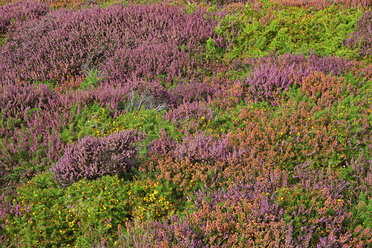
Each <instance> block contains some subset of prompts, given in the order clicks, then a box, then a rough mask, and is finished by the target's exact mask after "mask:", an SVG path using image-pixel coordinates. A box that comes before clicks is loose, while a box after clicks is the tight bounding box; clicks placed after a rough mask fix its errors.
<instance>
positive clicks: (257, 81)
mask: <svg viewBox="0 0 372 248" xmlns="http://www.w3.org/2000/svg"><path fill="white" fill-rule="evenodd" d="M255 64H256V65H255ZM247 65H255V66H254V68H253V69H252V71H251V72H250V73H249V75H248V77H247V78H245V79H243V80H242V84H243V85H244V86H245V87H246V89H247V90H248V92H249V94H250V95H251V97H253V99H255V100H272V98H273V96H274V93H275V92H276V91H280V90H283V89H285V88H287V87H288V86H289V85H291V84H294V83H297V84H299V85H301V81H302V79H303V78H304V77H307V76H309V75H310V74H311V73H312V72H315V71H319V72H323V73H325V74H330V73H332V74H333V75H334V76H339V75H342V74H347V73H348V72H349V71H350V70H351V69H353V68H354V63H353V62H352V61H348V60H346V59H344V58H337V57H333V56H328V57H318V56H316V55H314V54H310V55H309V56H308V57H305V56H304V55H290V54H284V55H281V56H278V57H277V58H276V57H275V56H267V57H264V58H260V59H250V60H249V61H248V62H247Z"/></svg>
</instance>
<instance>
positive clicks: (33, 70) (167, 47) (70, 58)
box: [0, 5, 223, 83]
mask: <svg viewBox="0 0 372 248" xmlns="http://www.w3.org/2000/svg"><path fill="white" fill-rule="evenodd" d="M206 14H207V13H205V11H203V10H200V9H198V10H197V11H196V12H194V13H192V14H187V13H184V12H183V11H182V10H179V9H178V8H177V7H174V6H161V5H152V6H144V5H141V6H140V5H139V6H134V5H130V6H121V5H113V6H110V7H108V8H105V9H99V8H93V9H84V10H79V11H69V10H64V9H61V10H59V11H54V12H51V13H50V14H48V15H47V16H45V17H44V19H41V20H40V21H35V22H30V23H29V25H27V26H25V27H24V28H23V29H22V30H20V31H19V32H17V33H15V34H14V35H13V36H12V38H11V39H9V40H8V41H7V43H6V44H5V46H4V47H3V49H2V52H1V56H0V61H1V62H0V64H1V65H0V71H1V75H2V79H3V80H11V81H14V80H20V81H22V80H34V81H45V80H51V81H54V82H56V83H60V82H64V81H66V80H69V79H70V78H71V77H72V78H76V77H82V76H83V75H82V71H83V69H84V70H86V69H88V70H90V69H92V68H96V69H98V70H99V71H101V72H102V73H103V76H104V77H105V80H106V82H107V81H110V82H111V83H113V82H119V83H124V82H125V80H127V79H129V78H130V77H133V76H137V77H142V78H155V77H163V78H164V79H172V80H177V78H182V77H186V75H187V77H190V78H191V77H192V76H193V75H195V76H194V77H196V76H197V74H198V72H197V71H198V69H199V68H204V67H205V66H207V65H208V63H209V62H208V61H207V60H205V59H202V58H200V59H197V58H195V56H194V55H195V54H197V53H198V52H202V51H203V50H204V44H205V42H206V40H207V39H208V38H209V37H215V35H214V34H213V29H214V26H215V24H216V21H215V20H213V19H211V18H206V17H205V16H206ZM129 30H130V31H129ZM24 42H30V44H32V48H31V47H30V48H27V49H22V48H21V46H22V45H21V44H25V43H24ZM221 42H222V41H221V40H216V45H217V46H221V45H223V43H221ZM71 47H74V49H71ZM31 53H32V54H31ZM139 54H141V56H139ZM24 58H27V59H26V60H27V61H28V62H26V61H25V59H24ZM203 66H204V67H203Z"/></svg>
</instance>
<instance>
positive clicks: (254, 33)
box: [216, 3, 362, 59]
mask: <svg viewBox="0 0 372 248" xmlns="http://www.w3.org/2000/svg"><path fill="white" fill-rule="evenodd" d="M361 14H362V11H361V10H355V9H343V8H342V7H336V6H330V7H329V8H327V9H323V10H312V9H303V8H294V7H290V8H283V9H281V10H272V9H270V4H269V3H265V4H264V5H263V7H262V8H261V9H253V8H251V7H250V5H249V4H247V7H246V9H245V11H244V13H239V14H229V15H227V16H225V17H224V18H223V19H222V20H221V22H220V25H219V26H218V27H217V28H216V32H217V33H218V34H221V35H223V36H225V37H226V38H227V39H228V40H230V41H233V42H234V45H233V47H232V48H231V49H230V50H229V51H228V56H229V58H230V59H233V58H242V57H243V58H244V57H246V56H248V57H260V56H265V55H268V54H270V53H272V52H277V53H278V54H284V53H296V54H300V53H303V54H309V53H310V51H311V50H313V52H314V53H315V54H322V55H323V56H326V55H333V56H350V57H351V58H355V57H356V56H357V51H354V50H350V49H347V48H346V47H344V46H342V42H343V41H344V40H345V39H346V38H347V35H348V34H349V33H351V32H352V31H353V30H354V26H355V23H356V22H357V21H358V18H359V17H360V16H361Z"/></svg>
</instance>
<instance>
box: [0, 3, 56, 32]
mask: <svg viewBox="0 0 372 248" xmlns="http://www.w3.org/2000/svg"><path fill="white" fill-rule="evenodd" d="M48 12H49V8H48V6H47V5H45V4H43V3H39V2H36V1H25V0H23V1H17V2H15V3H11V4H8V5H5V6H2V7H0V34H4V33H7V32H8V31H10V30H13V29H15V28H16V27H17V26H20V25H22V24H24V23H25V22H26V21H28V20H32V19H37V18H40V17H41V16H44V15H46V14H47V13H48Z"/></svg>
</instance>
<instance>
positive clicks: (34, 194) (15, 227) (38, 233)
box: [6, 172, 77, 247]
mask: <svg viewBox="0 0 372 248" xmlns="http://www.w3.org/2000/svg"><path fill="white" fill-rule="evenodd" d="M17 202H20V203H21V204H22V206H24V208H30V210H29V212H28V214H26V215H23V216H22V217H14V218H13V219H12V220H10V222H9V223H10V224H9V225H7V227H6V229H7V232H8V234H9V236H14V234H16V235H17V236H18V238H19V239H21V243H22V244H24V245H25V246H26V247H40V246H48V247H60V246H61V245H63V246H66V245H68V244H72V243H73V242H74V236H73V233H74V229H73V228H77V224H76V217H75V216H74V215H73V214H71V213H69V212H68V209H67V208H65V206H64V204H63V190H62V189H60V188H58V187H57V185H56V184H55V182H54V181H53V179H52V177H51V173H49V172H48V173H42V174H39V175H36V176H35V177H34V178H33V179H32V180H31V181H29V182H28V183H27V184H26V185H25V186H23V187H20V188H18V199H17Z"/></svg>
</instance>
